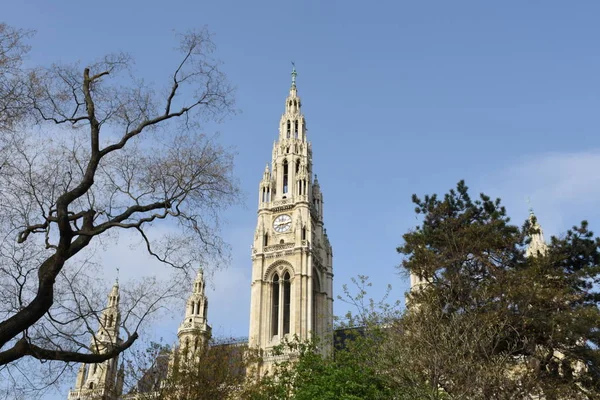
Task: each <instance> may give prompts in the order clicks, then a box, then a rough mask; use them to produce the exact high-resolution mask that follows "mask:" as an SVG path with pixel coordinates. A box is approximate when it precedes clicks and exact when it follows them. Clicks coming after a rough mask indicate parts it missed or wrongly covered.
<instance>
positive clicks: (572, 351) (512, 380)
mask: <svg viewBox="0 0 600 400" xmlns="http://www.w3.org/2000/svg"><path fill="white" fill-rule="evenodd" d="M413 202H414V203H415V204H416V209H415V211H416V213H417V215H418V216H420V217H421V218H422V223H421V224H420V225H419V226H417V227H416V229H414V230H411V231H409V232H408V233H406V234H405V235H404V236H403V238H404V243H403V244H402V245H401V246H400V247H399V248H398V252H399V253H401V254H403V255H404V256H405V258H404V260H403V262H402V265H401V267H400V268H401V269H403V270H405V271H407V272H410V273H412V274H414V275H416V276H418V277H419V278H421V282H422V284H421V285H420V286H419V287H418V288H416V289H415V290H413V291H412V293H411V294H410V295H409V310H408V312H407V313H406V315H405V316H404V317H403V318H402V320H401V321H399V328H398V330H397V331H401V335H398V337H397V338H396V339H397V340H391V342H390V343H392V344H391V345H390V346H391V347H392V348H393V349H392V350H393V351H390V352H389V354H390V356H391V355H394V356H396V357H400V356H401V357H402V360H403V361H404V362H405V363H406V364H405V365H407V366H408V367H409V368H410V369H412V371H414V373H415V374H418V375H420V377H421V379H422V380H424V381H426V382H427V383H428V384H429V385H430V386H431V388H432V389H433V388H438V389H439V390H440V392H443V393H445V394H447V395H449V396H450V397H451V398H468V399H509V398H510V399H521V398H522V399H530V398H537V397H536V396H540V398H545V399H580V398H581V399H587V398H599V396H600V379H599V378H600V371H599V369H598V368H599V366H600V352H599V350H598V349H599V345H600V343H599V340H600V336H599V335H600V332H599V327H600V311H599V309H598V301H599V300H600V293H599V291H598V280H599V278H600V276H599V271H600V269H599V268H600V266H599V260H600V253H599V251H598V250H599V246H600V239H598V238H595V237H594V235H593V233H592V232H591V231H590V230H589V229H588V224H587V222H585V221H583V222H582V223H581V224H580V225H579V226H577V227H573V229H571V230H569V231H568V232H567V233H566V234H565V235H564V236H562V237H560V238H558V237H552V238H551V241H550V243H549V244H548V247H547V249H546V250H547V251H544V252H538V253H537V254H534V255H531V256H530V257H526V254H525V250H526V246H527V245H528V243H529V241H530V238H531V237H532V235H535V234H537V233H539V232H538V230H537V228H536V223H535V217H533V216H532V217H531V218H530V219H529V220H528V221H526V222H525V223H524V224H523V226H522V227H518V226H516V225H513V224H511V223H510V219H509V218H508V216H507V213H506V210H505V208H504V207H503V206H502V205H501V202H500V199H496V200H492V199H491V198H490V197H489V196H486V195H485V194H481V195H480V196H479V198H478V199H476V200H473V199H471V197H470V195H469V193H468V188H467V186H466V185H465V183H464V181H461V182H459V183H458V185H457V187H456V189H455V190H450V192H449V193H447V194H446V195H445V196H444V197H443V198H438V196H436V195H428V196H425V197H424V198H423V199H421V198H419V197H417V196H416V195H414V196H413ZM392 331H393V330H391V331H390V332H392ZM388 371H389V372H391V371H390V369H388Z"/></svg>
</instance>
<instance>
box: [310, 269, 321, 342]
mask: <svg viewBox="0 0 600 400" xmlns="http://www.w3.org/2000/svg"><path fill="white" fill-rule="evenodd" d="M320 291H321V285H320V283H319V277H318V275H317V271H316V270H314V269H313V299H312V331H313V332H314V333H317V332H318V331H319V328H318V324H319V292H320Z"/></svg>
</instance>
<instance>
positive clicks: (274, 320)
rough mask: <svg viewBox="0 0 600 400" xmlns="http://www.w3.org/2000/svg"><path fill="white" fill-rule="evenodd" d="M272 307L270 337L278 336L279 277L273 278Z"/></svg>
mask: <svg viewBox="0 0 600 400" xmlns="http://www.w3.org/2000/svg"><path fill="white" fill-rule="evenodd" d="M272 295H273V296H272V299H271V301H272V303H273V307H272V309H271V336H275V335H278V334H279V275H277V274H275V276H274V277H273V293H272Z"/></svg>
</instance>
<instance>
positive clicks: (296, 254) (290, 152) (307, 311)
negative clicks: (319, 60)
mask: <svg viewBox="0 0 600 400" xmlns="http://www.w3.org/2000/svg"><path fill="white" fill-rule="evenodd" d="M312 174H313V168H312V148H311V144H310V142H308V140H307V138H306V121H305V119H304V115H303V114H302V103H301V101H300V97H298V92H297V89H296V69H295V68H294V69H293V70H292V86H291V88H290V92H289V95H288V97H287V99H286V101H285V112H284V113H283V115H282V116H281V120H280V122H279V138H278V140H276V141H275V143H274V144H273V155H272V161H271V166H270V168H269V165H268V164H267V166H266V168H265V171H264V173H263V177H262V180H261V181H260V184H259V198H258V222H257V226H256V231H255V234H254V242H253V246H252V284H251V304H250V333H249V344H250V346H251V347H254V348H259V349H261V350H263V351H264V363H263V365H262V368H261V370H262V371H268V370H269V369H270V366H271V365H272V363H273V361H274V359H273V357H272V356H270V351H269V350H270V349H272V348H273V346H276V345H278V344H280V343H281V342H282V340H283V338H285V337H288V338H289V339H292V338H293V337H294V336H297V337H298V338H299V340H306V339H309V338H311V337H314V336H316V337H319V338H320V340H321V342H320V347H321V348H322V349H323V351H325V352H327V351H329V350H330V349H331V341H332V337H333V335H332V332H333V331H332V328H333V269H332V261H333V252H332V248H331V245H330V243H329V239H328V238H327V233H326V230H325V228H324V226H323V194H322V193H321V189H320V187H319V183H318V181H317V177H316V175H315V178H314V180H313V179H312Z"/></svg>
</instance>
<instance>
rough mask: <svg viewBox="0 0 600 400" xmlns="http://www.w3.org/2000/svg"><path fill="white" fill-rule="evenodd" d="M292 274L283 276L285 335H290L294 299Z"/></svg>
mask: <svg viewBox="0 0 600 400" xmlns="http://www.w3.org/2000/svg"><path fill="white" fill-rule="evenodd" d="M291 285H292V284H291V282H290V274H289V273H288V272H286V273H285V275H283V334H284V335H285V334H288V333H290V303H291V299H292V286H291Z"/></svg>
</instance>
